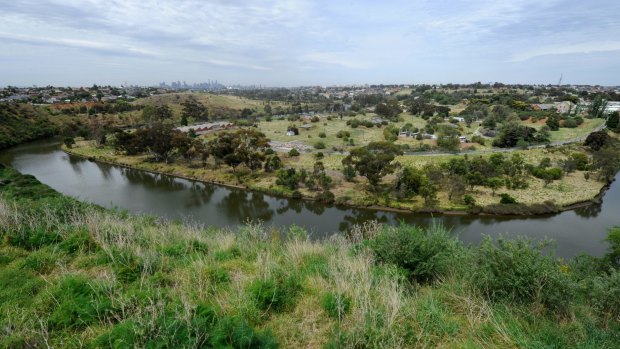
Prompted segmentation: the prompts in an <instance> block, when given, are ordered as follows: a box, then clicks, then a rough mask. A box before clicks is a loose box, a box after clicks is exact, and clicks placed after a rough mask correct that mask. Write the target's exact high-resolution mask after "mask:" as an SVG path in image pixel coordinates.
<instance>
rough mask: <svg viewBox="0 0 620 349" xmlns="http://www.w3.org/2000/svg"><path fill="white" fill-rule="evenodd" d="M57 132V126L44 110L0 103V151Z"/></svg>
mask: <svg viewBox="0 0 620 349" xmlns="http://www.w3.org/2000/svg"><path fill="white" fill-rule="evenodd" d="M57 132H58V125H57V124H56V123H54V122H53V121H51V120H50V117H49V115H48V113H47V112H46V111H45V110H43V109H41V108H36V107H33V106H31V105H27V104H6V103H0V149H4V148H8V147H10V146H13V145H17V144H20V143H23V142H26V141H30V140H34V139H38V138H44V137H49V136H51V135H53V134H55V133H57Z"/></svg>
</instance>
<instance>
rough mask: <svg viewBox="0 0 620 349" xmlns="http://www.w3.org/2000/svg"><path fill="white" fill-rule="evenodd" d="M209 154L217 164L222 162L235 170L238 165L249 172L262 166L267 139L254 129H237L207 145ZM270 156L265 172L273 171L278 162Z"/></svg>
mask: <svg viewBox="0 0 620 349" xmlns="http://www.w3.org/2000/svg"><path fill="white" fill-rule="evenodd" d="M208 149H209V153H210V154H211V155H212V156H213V157H214V158H215V159H216V161H218V162H220V161H221V162H223V163H225V164H226V165H228V166H230V167H232V168H233V170H235V169H236V168H237V166H239V165H242V164H243V165H245V166H246V167H247V168H248V169H250V170H251V171H255V170H258V169H260V168H261V167H263V166H264V164H263V163H264V162H265V160H266V159H267V156H266V152H267V149H269V139H268V138H267V137H266V136H265V134H264V133H262V132H259V131H257V130H254V129H239V130H237V131H236V132H221V133H218V134H217V137H216V138H215V139H213V140H211V141H210V142H209V143H208ZM273 155H275V154H270V159H269V161H270V164H269V165H265V166H266V168H265V170H268V171H271V170H274V169H275V168H276V167H279V166H277V165H276V163H278V160H279V159H278V160H275V159H274V158H273Z"/></svg>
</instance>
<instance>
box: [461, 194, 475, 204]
mask: <svg viewBox="0 0 620 349" xmlns="http://www.w3.org/2000/svg"><path fill="white" fill-rule="evenodd" d="M463 202H464V203H465V205H467V206H476V199H474V197H473V196H471V195H469V194H465V195H463Z"/></svg>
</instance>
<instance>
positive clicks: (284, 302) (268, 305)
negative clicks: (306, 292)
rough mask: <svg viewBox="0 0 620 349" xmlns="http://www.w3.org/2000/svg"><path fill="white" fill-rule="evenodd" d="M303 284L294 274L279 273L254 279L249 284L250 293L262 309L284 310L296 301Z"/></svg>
mask: <svg viewBox="0 0 620 349" xmlns="http://www.w3.org/2000/svg"><path fill="white" fill-rule="evenodd" d="M300 291H301V284H300V282H299V280H298V278H297V277H296V276H294V275H292V276H283V275H278V276H275V277H271V278H268V279H265V280H261V279H258V280H254V282H252V283H251V284H250V285H249V286H248V293H249V294H250V296H251V297H252V299H253V300H254V301H255V302H256V305H257V306H258V308H259V309H261V310H265V311H266V310H273V311H275V312H279V311H284V310H286V309H288V308H290V307H291V306H293V305H294V304H295V302H296V300H297V299H296V298H297V295H298V294H299V292H300Z"/></svg>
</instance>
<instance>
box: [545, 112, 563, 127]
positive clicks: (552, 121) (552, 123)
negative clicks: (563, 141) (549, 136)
mask: <svg viewBox="0 0 620 349" xmlns="http://www.w3.org/2000/svg"><path fill="white" fill-rule="evenodd" d="M545 123H546V124H547V126H549V129H550V130H551V131H557V130H559V129H560V118H559V117H558V115H557V114H556V113H553V114H551V115H549V116H548V117H547V121H546V122H545Z"/></svg>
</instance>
